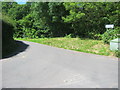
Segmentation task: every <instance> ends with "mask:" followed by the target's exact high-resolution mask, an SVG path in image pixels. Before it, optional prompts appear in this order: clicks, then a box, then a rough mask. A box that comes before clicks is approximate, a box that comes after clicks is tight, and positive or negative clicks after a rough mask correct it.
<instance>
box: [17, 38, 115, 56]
mask: <svg viewBox="0 0 120 90" xmlns="http://www.w3.org/2000/svg"><path fill="white" fill-rule="evenodd" d="M16 40H24V41H30V42H35V43H40V44H45V45H49V46H53V47H58V48H64V49H69V50H74V51H80V52H85V53H92V54H97V55H105V56H112V57H116V55H115V52H114V51H110V49H109V45H108V44H104V43H103V41H102V40H92V39H80V38H39V39H26V38H16Z"/></svg>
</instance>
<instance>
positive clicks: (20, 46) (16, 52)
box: [2, 41, 29, 59]
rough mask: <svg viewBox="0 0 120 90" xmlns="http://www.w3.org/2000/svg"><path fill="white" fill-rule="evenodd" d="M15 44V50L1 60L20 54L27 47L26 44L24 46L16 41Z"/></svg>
mask: <svg viewBox="0 0 120 90" xmlns="http://www.w3.org/2000/svg"><path fill="white" fill-rule="evenodd" d="M16 44H17V47H16V49H15V50H14V51H13V52H12V53H11V54H9V55H7V56H4V57H3V58H2V59H6V58H10V57H13V56H15V55H17V54H19V53H21V52H24V51H25V50H26V49H27V48H28V47H29V45H28V44H25V43H23V42H22V41H16Z"/></svg>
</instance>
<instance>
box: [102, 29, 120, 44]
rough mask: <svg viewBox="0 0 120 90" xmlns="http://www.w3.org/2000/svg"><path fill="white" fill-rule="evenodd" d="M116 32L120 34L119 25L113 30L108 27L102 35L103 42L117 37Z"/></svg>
mask: <svg viewBox="0 0 120 90" xmlns="http://www.w3.org/2000/svg"><path fill="white" fill-rule="evenodd" d="M118 34H120V27H117V28H115V29H114V30H112V29H109V30H107V31H106V32H105V33H104V34H103V35H102V40H103V41H104V43H107V44H108V43H109V42H110V40H112V39H115V38H118V37H119V36H118Z"/></svg>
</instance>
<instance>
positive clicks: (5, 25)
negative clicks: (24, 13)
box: [0, 15, 15, 57]
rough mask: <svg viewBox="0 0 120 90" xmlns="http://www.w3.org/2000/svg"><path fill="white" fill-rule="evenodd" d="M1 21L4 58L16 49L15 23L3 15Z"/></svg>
mask: <svg viewBox="0 0 120 90" xmlns="http://www.w3.org/2000/svg"><path fill="white" fill-rule="evenodd" d="M0 19H1V21H2V46H3V47H2V57H4V56H6V55H8V54H9V53H10V52H11V51H12V50H13V49H14V48H15V42H14V39H13V30H14V22H13V20H12V19H10V18H9V17H7V16H6V15H3V16H2V18H0Z"/></svg>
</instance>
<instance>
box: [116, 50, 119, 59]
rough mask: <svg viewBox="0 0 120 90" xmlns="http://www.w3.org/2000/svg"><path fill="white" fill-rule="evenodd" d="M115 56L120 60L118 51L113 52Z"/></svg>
mask: <svg viewBox="0 0 120 90" xmlns="http://www.w3.org/2000/svg"><path fill="white" fill-rule="evenodd" d="M115 56H116V57H118V58H120V51H119V50H116V51H115Z"/></svg>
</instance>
